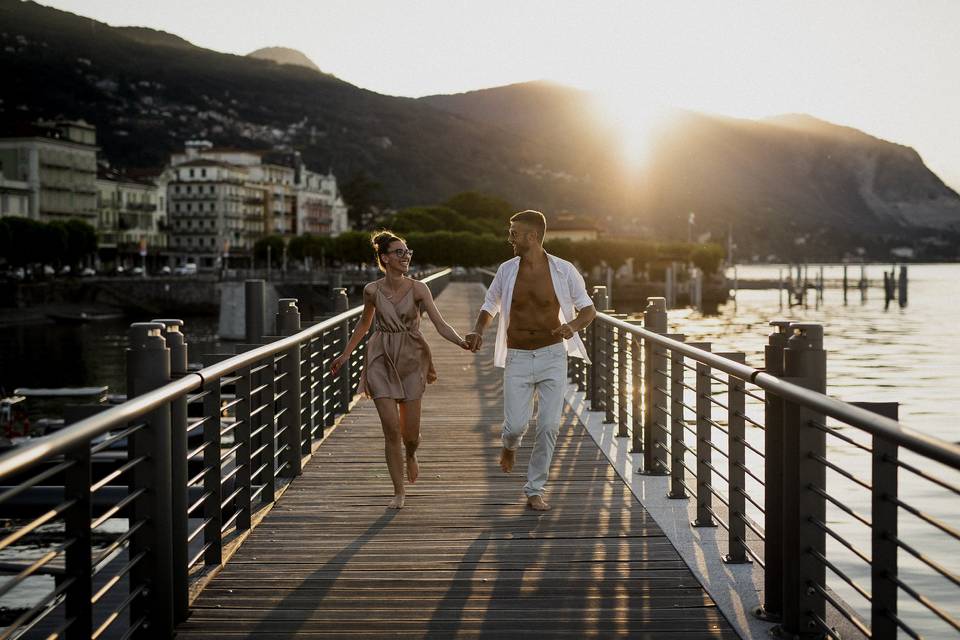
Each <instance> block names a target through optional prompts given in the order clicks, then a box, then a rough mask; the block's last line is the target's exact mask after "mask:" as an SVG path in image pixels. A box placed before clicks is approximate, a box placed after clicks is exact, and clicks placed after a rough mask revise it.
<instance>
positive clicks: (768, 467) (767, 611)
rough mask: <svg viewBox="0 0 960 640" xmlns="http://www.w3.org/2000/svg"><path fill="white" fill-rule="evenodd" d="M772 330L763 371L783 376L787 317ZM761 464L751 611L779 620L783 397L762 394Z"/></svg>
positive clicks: (759, 615)
mask: <svg viewBox="0 0 960 640" xmlns="http://www.w3.org/2000/svg"><path fill="white" fill-rule="evenodd" d="M770 326H771V327H773V328H774V331H773V333H771V334H770V335H769V336H768V337H767V344H766V346H765V347H764V354H763V362H764V370H765V371H766V373H768V374H770V375H772V376H777V377H781V376H783V350H784V349H785V348H786V347H787V339H788V338H789V337H790V333H789V327H790V321H789V320H774V321H772V322H770ZM763 422H764V430H763V443H764V444H763V452H764V456H765V458H766V464H764V465H763V480H764V499H763V511H764V525H763V528H764V531H763V534H764V542H763V561H764V564H765V567H764V570H763V587H764V588H763V606H761V607H760V608H758V609H757V610H756V611H755V612H754V614H755V615H756V616H757V617H758V618H760V619H762V620H769V621H772V622H779V621H780V618H781V615H782V613H783V464H782V461H783V399H782V398H779V397H777V396H775V395H773V394H772V393H765V394H764V421H763Z"/></svg>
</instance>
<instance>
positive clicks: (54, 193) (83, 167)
mask: <svg viewBox="0 0 960 640" xmlns="http://www.w3.org/2000/svg"><path fill="white" fill-rule="evenodd" d="M97 151H98V147H97V130H96V127H94V126H93V125H91V124H87V123H86V122H83V121H69V120H59V121H56V122H49V121H42V120H41V121H37V122H35V123H33V124H20V125H16V126H14V128H12V129H10V130H8V131H5V132H4V133H3V134H2V137H0V165H2V170H0V173H2V176H3V177H2V179H0V180H2V182H0V193H2V196H0V215H20V216H22V217H26V218H30V219H31V220H36V221H38V222H53V221H54V220H69V219H71V218H77V219H80V220H83V221H84V222H87V223H88V224H90V226H92V227H96V226H97V225H96V223H97V215H98V212H97V185H96V179H97ZM24 185H25V186H24ZM24 196H26V208H25V209H24V206H23V205H24Z"/></svg>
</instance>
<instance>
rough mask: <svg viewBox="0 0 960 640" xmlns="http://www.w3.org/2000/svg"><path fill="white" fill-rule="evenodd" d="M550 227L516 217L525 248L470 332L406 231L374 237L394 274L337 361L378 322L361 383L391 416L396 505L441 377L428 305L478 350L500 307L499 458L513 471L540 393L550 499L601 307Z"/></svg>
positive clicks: (381, 259)
mask: <svg viewBox="0 0 960 640" xmlns="http://www.w3.org/2000/svg"><path fill="white" fill-rule="evenodd" d="M545 232H546V219H545V218H544V216H543V214H542V213H540V212H538V211H529V210H528V211H521V212H520V213H517V214H515V215H514V216H512V217H511V218H510V231H509V234H508V241H509V243H510V245H511V246H512V247H513V253H514V256H515V257H514V258H512V259H510V260H508V261H506V262H504V263H503V264H501V265H500V268H499V269H498V270H497V275H496V277H495V278H494V279H493V282H492V283H491V285H490V288H489V289H488V290H487V294H486V299H485V301H484V303H483V306H482V307H481V309H480V313H479V315H478V316H477V320H476V323H475V324H474V327H473V330H472V331H471V332H470V333H468V334H467V335H466V336H465V337H461V336H460V334H458V333H457V332H456V330H455V329H454V328H453V327H451V326H450V325H449V324H447V323H446V322H445V321H444V319H443V316H441V314H440V311H439V310H438V309H437V305H436V304H435V302H434V300H433V295H432V294H431V293H430V289H429V288H428V287H427V285H425V284H423V283H422V282H420V281H418V280H413V279H411V278H408V277H407V276H406V274H407V272H408V271H409V269H410V260H411V258H412V256H413V251H411V250H410V249H408V248H407V246H406V243H405V242H404V241H403V239H402V238H399V237H397V236H396V235H394V234H392V233H390V232H388V231H382V232H379V233H376V234H375V235H374V236H373V239H372V241H373V247H374V250H375V252H376V256H377V262H378V263H379V265H380V269H381V270H382V271H383V272H384V274H385V275H384V277H383V278H381V279H379V280H377V281H376V282H371V283H370V284H368V285H367V286H366V287H364V290H363V315H362V317H361V319H360V321H359V322H358V323H357V327H356V329H355V330H354V332H353V335H352V336H351V337H350V341H349V342H348V344H347V346H346V348H345V349H344V351H343V353H342V354H340V355H339V356H337V357H336V358H335V359H334V360H333V362H332V363H331V365H330V370H331V372H332V373H333V374H334V375H336V374H337V373H338V372H339V371H340V369H341V367H342V366H343V364H344V363H345V362H346V361H347V359H348V358H349V357H350V354H351V353H352V352H353V350H354V349H356V347H357V345H358V344H360V340H361V339H362V338H363V336H364V335H366V333H367V331H369V329H370V326H371V325H375V326H374V333H373V335H372V336H371V338H370V341H369V343H368V344H367V360H366V366H365V367H364V370H363V374H362V375H361V378H360V389H361V390H362V391H363V392H364V393H366V394H367V395H368V396H369V397H371V398H373V401H374V403H375V404H376V407H377V413H378V414H379V416H380V422H381V424H382V425H383V435H384V439H385V448H384V450H385V454H386V459H387V468H388V469H389V471H390V479H391V480H392V481H393V489H394V496H393V499H392V500H391V501H390V503H389V507H390V508H393V509H400V508H402V507H403V504H404V497H405V492H404V479H403V471H404V465H406V475H407V480H409V482H411V483H413V482H415V481H416V479H417V476H418V475H419V473H420V468H419V463H418V461H417V447H418V446H419V445H420V402H421V399H422V397H423V393H424V391H425V389H426V385H427V384H428V383H431V382H434V381H435V380H436V379H437V374H436V371H435V370H434V368H433V361H432V358H431V355H430V347H429V346H428V345H427V342H426V340H424V338H423V335H422V334H421V333H420V313H421V311H425V312H426V314H427V316H428V317H429V318H430V320H431V322H433V325H434V326H435V327H436V329H437V331H438V332H439V333H440V335H441V336H443V337H444V338H445V339H447V340H449V341H450V342H452V343H454V344H456V345H458V346H460V347H462V348H463V349H466V350H468V351H471V352H476V351H477V350H478V349H479V348H480V346H481V344H482V342H483V334H484V331H485V330H486V329H487V327H488V326H489V325H490V323H491V322H492V321H493V318H494V316H495V315H497V314H498V313H499V314H500V319H499V325H498V329H497V341H496V348H495V351H494V364H495V365H496V366H498V367H503V368H504V373H503V431H502V440H503V449H502V450H501V452H500V460H499V464H500V467H501V468H502V469H503V471H504V472H505V473H509V472H510V471H511V470H512V469H513V465H514V458H515V455H516V450H517V448H518V447H519V446H520V440H521V439H522V438H523V435H524V433H525V432H526V429H527V424H528V423H529V421H530V418H531V416H532V413H533V398H534V395H536V396H537V399H538V402H539V411H538V413H537V429H536V439H535V441H534V446H533V453H532V454H531V456H530V463H529V466H528V470H527V483H526V485H524V493H525V494H526V496H527V506H528V507H529V508H530V509H533V510H536V511H546V510H548V509H549V508H550V506H549V505H548V504H547V503H546V502H545V501H544V499H543V493H544V486H545V485H546V482H547V477H548V474H549V470H550V461H551V460H552V459H553V449H554V446H555V444H556V441H557V433H558V432H559V430H560V417H561V414H562V412H563V401H564V394H565V391H566V385H567V356H568V355H571V356H574V357H579V358H583V359H584V360H587V352H586V347H585V346H584V344H583V342H582V341H581V340H580V336H579V335H578V333H577V332H578V331H580V330H581V329H583V328H584V327H586V326H587V325H589V324H590V322H592V321H593V319H594V317H595V315H596V311H595V309H594V308H593V301H592V300H591V299H590V296H589V295H587V290H586V287H585V285H584V281H583V277H582V276H581V275H580V272H579V271H577V269H576V267H574V265H573V264H571V263H570V262H568V261H566V260H563V259H561V258H557V257H556V256H552V255H550V254H548V253H547V252H546V251H544V249H543V236H544V233H545Z"/></svg>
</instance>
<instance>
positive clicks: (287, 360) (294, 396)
mask: <svg viewBox="0 0 960 640" xmlns="http://www.w3.org/2000/svg"><path fill="white" fill-rule="evenodd" d="M276 324H277V333H279V334H280V335H282V336H292V335H294V334H295V333H298V332H299V331H300V310H299V309H297V299H296V298H280V300H279V301H278V303H277V316H276ZM301 357H302V354H301V353H300V345H295V346H293V347H291V348H290V349H288V350H287V351H286V352H285V353H284V356H283V360H282V361H281V366H280V368H281V371H282V372H283V378H282V379H281V381H280V390H281V393H283V397H282V398H280V407H281V411H283V416H282V418H283V425H284V428H285V431H284V435H285V437H286V446H287V455H286V462H287V467H286V469H285V473H284V476H286V477H289V478H292V477H296V476H298V475H300V474H301V473H302V472H303V469H302V457H301V452H302V449H303V420H302V419H301V415H300V412H301V408H302V407H301V399H300V393H301V390H302V389H301V385H300V359H301ZM307 437H309V433H308V434H307Z"/></svg>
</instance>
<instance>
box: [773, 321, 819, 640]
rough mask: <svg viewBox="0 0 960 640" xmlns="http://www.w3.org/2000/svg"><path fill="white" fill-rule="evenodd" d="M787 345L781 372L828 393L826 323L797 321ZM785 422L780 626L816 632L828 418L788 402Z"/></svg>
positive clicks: (787, 630)
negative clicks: (824, 425) (824, 427)
mask: <svg viewBox="0 0 960 640" xmlns="http://www.w3.org/2000/svg"><path fill="white" fill-rule="evenodd" d="M790 331H791V333H792V335H791V336H790V338H789V339H788V340H787V346H786V348H785V349H784V350H783V373H784V377H785V378H786V379H787V380H789V381H790V382H792V383H794V384H796V385H799V386H802V387H805V388H807V389H811V390H813V391H816V392H818V393H825V392H826V387H827V382H826V381H827V368H826V363H827V359H826V352H825V351H824V350H823V326H822V325H819V324H814V323H803V322H796V323H792V324H791V325H790ZM783 416H784V424H783V434H784V440H783V458H782V459H783V493H782V500H783V516H784V520H783V565H782V566H783V616H782V621H781V623H780V626H781V630H782V631H783V632H784V633H786V634H793V635H796V636H798V637H814V636H820V635H822V634H821V633H815V630H816V629H817V628H818V622H817V619H818V618H819V619H820V620H824V619H825V617H824V616H825V611H826V600H825V599H824V597H823V586H824V585H825V580H826V567H825V566H824V564H823V562H822V560H821V559H820V558H823V557H826V532H825V531H824V527H825V526H826V524H825V523H826V500H825V499H824V497H823V494H824V493H825V492H826V476H827V471H826V467H825V466H824V465H823V464H822V463H821V462H820V461H819V460H818V458H819V459H823V458H825V457H826V433H824V431H822V428H816V427H814V426H812V424H819V425H823V424H824V423H825V417H824V415H823V414H821V413H817V412H815V411H813V410H811V409H808V408H806V407H804V406H802V405H799V404H796V403H793V402H790V401H788V400H787V401H784V411H783Z"/></svg>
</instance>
